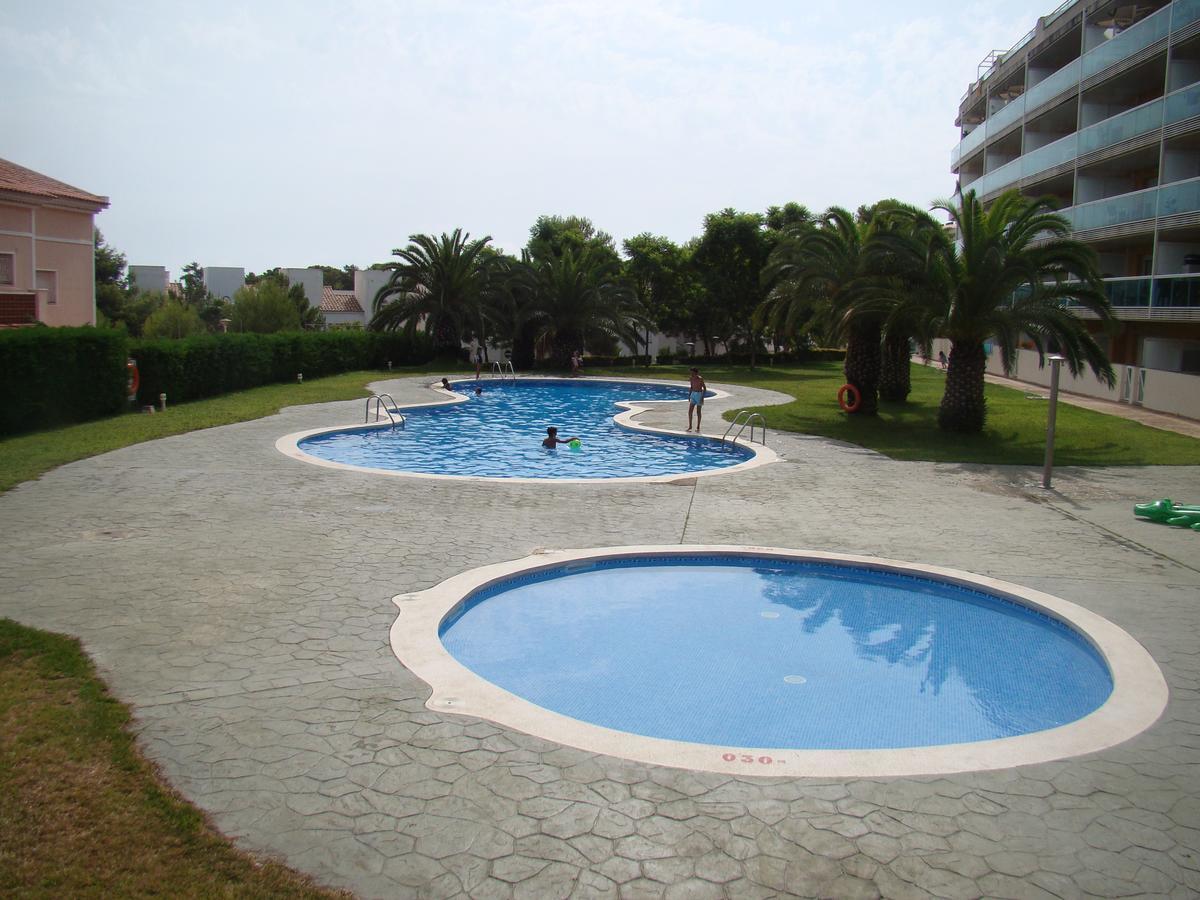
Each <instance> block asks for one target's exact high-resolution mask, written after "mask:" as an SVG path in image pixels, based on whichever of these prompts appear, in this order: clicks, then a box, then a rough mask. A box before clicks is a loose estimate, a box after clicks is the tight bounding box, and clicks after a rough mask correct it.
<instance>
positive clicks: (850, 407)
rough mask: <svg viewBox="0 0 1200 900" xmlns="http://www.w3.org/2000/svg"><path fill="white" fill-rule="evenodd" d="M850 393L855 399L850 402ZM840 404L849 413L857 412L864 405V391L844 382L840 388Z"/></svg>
mask: <svg viewBox="0 0 1200 900" xmlns="http://www.w3.org/2000/svg"><path fill="white" fill-rule="evenodd" d="M847 394H850V395H851V396H852V397H853V398H854V399H853V400H851V401H850V402H849V403H847V402H846V395H847ZM838 406H840V407H841V408H842V409H844V410H845V411H846V412H848V413H852V412H857V411H858V408H859V407H860V406H862V391H860V390H859V389H858V388H856V387H855V386H854V385H852V384H843V385H842V386H841V387H840V388H839V389H838Z"/></svg>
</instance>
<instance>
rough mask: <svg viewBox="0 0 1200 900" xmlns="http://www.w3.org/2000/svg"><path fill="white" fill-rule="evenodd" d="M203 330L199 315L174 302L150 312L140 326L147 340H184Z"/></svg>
mask: <svg viewBox="0 0 1200 900" xmlns="http://www.w3.org/2000/svg"><path fill="white" fill-rule="evenodd" d="M205 330H206V329H205V327H204V322H203V321H202V320H201V318H200V314H199V313H198V312H196V311H195V310H194V309H192V308H191V307H190V306H184V305H183V304H182V303H179V302H178V301H175V300H171V301H169V302H168V303H167V304H166V305H165V306H163V307H161V308H159V309H157V310H155V311H154V312H152V313H151V314H150V317H149V318H148V319H146V324H144V325H143V326H142V334H143V335H144V336H145V337H148V338H185V337H188V336H189V335H193V334H200V333H202V332H204V331H205Z"/></svg>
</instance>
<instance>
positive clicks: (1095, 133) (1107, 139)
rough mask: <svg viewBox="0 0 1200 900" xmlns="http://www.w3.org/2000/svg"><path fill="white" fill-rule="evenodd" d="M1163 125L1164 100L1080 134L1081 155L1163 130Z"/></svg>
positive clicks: (1154, 101)
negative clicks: (1149, 132)
mask: <svg viewBox="0 0 1200 900" xmlns="http://www.w3.org/2000/svg"><path fill="white" fill-rule="evenodd" d="M1162 123H1163V101H1162V99H1161V98H1160V99H1158V100H1151V101H1150V102H1149V103H1143V104H1142V105H1141V106H1137V107H1134V108H1133V109H1130V110H1126V111H1125V112H1123V113H1118V114H1117V115H1115V116H1113V117H1112V118H1110V119H1105V120H1104V121H1103V122H1097V123H1096V124H1095V125H1093V126H1091V127H1090V128H1085V129H1083V131H1081V132H1079V155H1080V156H1082V155H1083V154H1085V153H1091V152H1093V151H1095V150H1100V149H1102V148H1104V147H1111V146H1112V145H1113V144H1117V143H1120V142H1121V141H1125V140H1128V139H1129V138H1131V137H1137V136H1138V135H1139V134H1145V133H1146V132H1148V131H1154V130H1155V129H1158V128H1161V127H1162Z"/></svg>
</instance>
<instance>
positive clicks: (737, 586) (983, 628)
mask: <svg viewBox="0 0 1200 900" xmlns="http://www.w3.org/2000/svg"><path fill="white" fill-rule="evenodd" d="M441 639H442V642H443V644H444V645H445V647H446V649H447V650H448V651H449V652H450V653H451V654H452V655H453V656H454V657H455V658H456V659H458V660H459V662H461V663H463V664H464V665H466V666H467V667H468V668H470V669H472V670H473V671H475V672H476V673H477V674H479V675H481V676H482V677H483V678H486V679H488V680H489V681H491V682H493V683H494V684H497V685H499V686H500V687H502V688H504V689H506V690H508V691H510V692H511V693H514V694H517V695H518V696H520V697H523V698H525V699H526V700H529V701H531V702H533V703H535V704H537V705H539V706H542V707H545V708H547V709H550V710H553V711H555V712H558V713H562V714H564V715H567V716H571V717H573V718H576V719H581V720H584V721H587V722H591V723H594V724H597V725H602V726H606V727H608V728H613V729H617V730H620V731H627V732H633V733H635V734H640V735H647V736H652V737H659V738H669V739H674V740H681V741H691V742H695V743H703V744H713V745H718V746H728V747H778V748H790V749H812V750H816V749H879V748H898V747H915V746H928V745H936V744H947V743H958V742H965V741H981V740H988V739H993V738H1003V737H1011V736H1013V735H1018V734H1025V733H1028V732H1033V731H1041V730H1043V729H1047V728H1052V727H1055V726H1057V725H1063V724H1066V723H1068V722H1072V721H1074V720H1076V719H1078V718H1081V717H1082V716H1084V715H1086V714H1088V713H1089V712H1091V711H1093V710H1094V709H1096V708H1097V707H1099V706H1100V705H1102V704H1103V703H1104V701H1105V700H1106V699H1107V698H1108V696H1109V694H1110V693H1111V691H1112V679H1111V676H1110V673H1109V670H1108V667H1107V665H1106V664H1105V662H1104V661H1103V659H1102V658H1101V657H1100V655H1099V654H1098V653H1097V652H1096V651H1095V650H1094V649H1093V648H1092V646H1091V645H1090V644H1089V643H1088V642H1087V640H1086V639H1085V638H1083V637H1082V636H1081V635H1080V634H1078V633H1077V632H1076V631H1074V630H1073V629H1071V628H1069V627H1068V626H1066V625H1064V624H1063V623H1061V622H1059V621H1058V620H1056V619H1052V618H1050V617H1048V616H1045V615H1042V614H1040V613H1037V612H1035V611H1033V610H1031V609H1029V608H1027V607H1024V606H1022V605H1020V604H1017V603H1015V602H1012V601H1008V600H1004V599H1001V598H999V597H995V596H992V595H989V594H985V593H982V592H979V591H975V590H971V589H968V588H963V587H959V586H956V585H951V584H948V583H943V582H939V581H935V580H932V579H926V578H918V577H912V576H908V575H904V574H893V573H887V572H874V571H871V570H867V569H863V568H858V567H854V566H849V565H835V564H823V563H808V562H802V561H796V562H790V561H780V560H773V559H764V558H755V557H752V556H751V557H724V556H722V557H694V556H692V557H688V556H681V557H672V558H670V559H667V560H664V559H662V558H655V557H650V558H645V559H635V560H602V561H598V562H589V563H581V564H578V565H575V566H568V567H566V568H563V569H556V570H553V571H550V572H547V573H538V574H533V575H526V576H519V577H516V578H513V579H510V580H507V581H504V582H502V583H500V584H497V585H492V586H490V587H488V588H485V589H482V590H480V591H478V592H476V593H475V594H473V595H471V596H470V597H468V598H467V599H466V600H465V601H464V602H463V603H462V604H461V605H460V606H459V607H458V608H457V610H456V611H455V612H453V613H452V614H451V615H450V616H448V617H447V619H446V620H445V621H444V622H443V624H442V627H441Z"/></svg>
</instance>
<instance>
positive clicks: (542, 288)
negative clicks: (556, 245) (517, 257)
mask: <svg viewBox="0 0 1200 900" xmlns="http://www.w3.org/2000/svg"><path fill="white" fill-rule="evenodd" d="M524 263H525V272H524V277H523V282H524V283H523V284H522V285H520V286H519V287H518V288H517V290H518V292H523V293H524V294H525V295H526V296H527V297H529V298H530V299H529V302H528V305H527V307H526V310H527V311H526V313H525V318H526V320H527V321H528V322H530V323H531V327H532V334H533V337H534V340H535V341H536V343H537V345H538V348H539V349H540V350H541V351H542V352H543V353H544V354H545V355H547V356H549V357H551V358H552V359H553V360H554V361H555V362H556V363H558V364H561V365H565V364H566V361H567V359H568V358H569V357H570V355H571V353H572V352H573V351H575V350H581V349H583V348H585V347H586V346H587V345H588V344H589V343H593V344H594V343H595V342H596V341H598V340H603V341H606V342H607V341H610V340H612V339H617V340H621V341H624V342H626V343H627V344H630V345H631V346H633V345H635V344H636V341H637V340H638V334H637V328H638V327H640V326H643V325H645V324H646V322H647V317H646V316H645V314H644V313H643V311H642V310H641V307H640V305H639V304H638V303H637V301H636V298H635V296H634V293H633V290H632V289H631V288H630V287H629V285H627V284H626V283H625V282H624V281H622V280H621V278H620V274H619V273H620V263H619V262H617V261H614V260H610V259H606V258H603V257H600V256H598V255H597V254H595V253H593V252H591V251H589V250H587V249H584V250H575V249H573V248H565V249H564V250H563V251H562V252H561V253H560V254H548V255H545V256H543V257H541V258H533V257H530V256H529V255H528V254H525V256H524Z"/></svg>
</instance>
